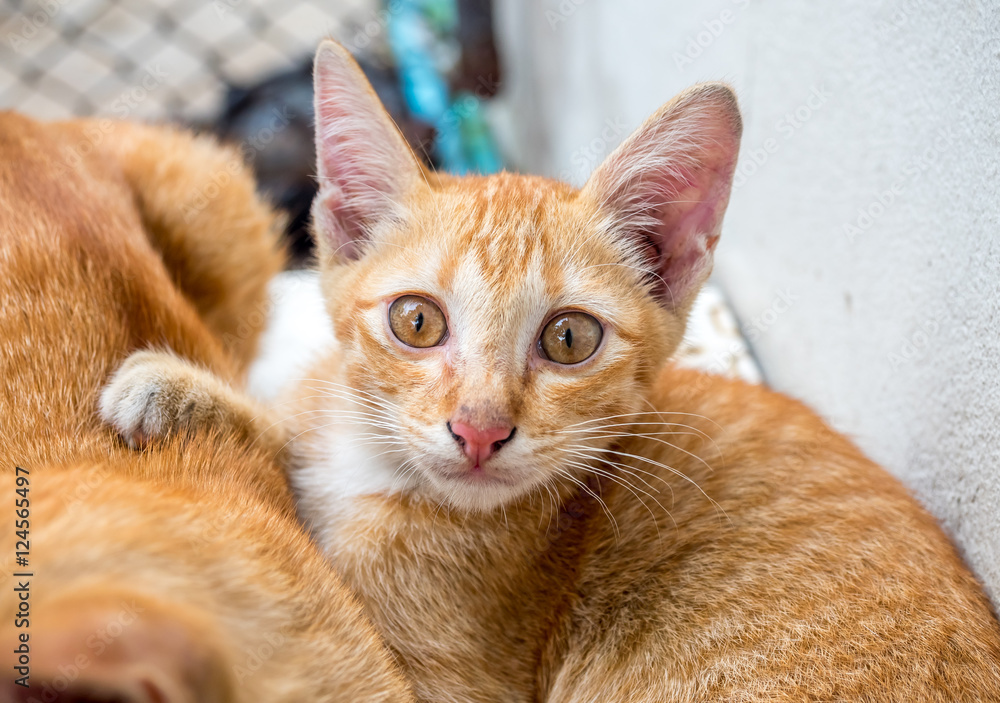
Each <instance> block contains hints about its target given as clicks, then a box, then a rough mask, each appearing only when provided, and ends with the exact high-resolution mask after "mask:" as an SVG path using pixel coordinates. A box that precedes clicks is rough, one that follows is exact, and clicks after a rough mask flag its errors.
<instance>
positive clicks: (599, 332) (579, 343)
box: [539, 312, 604, 364]
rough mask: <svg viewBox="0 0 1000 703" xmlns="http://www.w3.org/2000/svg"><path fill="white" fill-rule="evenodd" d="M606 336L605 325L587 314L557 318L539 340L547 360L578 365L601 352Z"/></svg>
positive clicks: (571, 313)
mask: <svg viewBox="0 0 1000 703" xmlns="http://www.w3.org/2000/svg"><path fill="white" fill-rule="evenodd" d="M603 336H604V328H603V327H601V323H600V322H598V321H597V319H596V318H594V317H593V316H591V315H588V314H587V313H585V312H564V313H561V314H559V315H556V316H555V317H554V318H552V320H551V321H550V322H549V324H547V325H545V329H543V330H542V338H541V339H540V340H539V343H540V344H541V347H542V351H543V352H544V353H545V356H546V357H548V358H549V359H551V360H552V361H554V362H556V363H557V364H578V363H580V362H581V361H583V360H584V359H588V358H590V356H591V355H592V354H593V353H594V352H595V351H597V347H598V346H599V345H600V343H601V337H603Z"/></svg>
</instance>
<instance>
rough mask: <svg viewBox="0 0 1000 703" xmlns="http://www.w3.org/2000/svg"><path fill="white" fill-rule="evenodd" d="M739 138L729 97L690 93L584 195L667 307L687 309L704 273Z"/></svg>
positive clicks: (704, 90) (717, 92)
mask: <svg viewBox="0 0 1000 703" xmlns="http://www.w3.org/2000/svg"><path fill="white" fill-rule="evenodd" d="M740 131H741V124H740V118H739V113H738V111H737V109H736V106H735V98H734V97H733V95H732V92H731V91H730V90H729V89H728V88H726V87H725V86H721V85H707V86H698V87H696V88H694V89H692V90H691V91H689V92H688V93H685V94H683V95H681V96H679V97H678V98H677V99H675V100H674V101H672V102H671V103H669V104H668V105H666V106H664V107H663V108H661V109H660V111H659V112H658V113H657V114H655V115H654V116H653V117H652V118H650V119H649V121H647V122H646V124H644V125H643V126H642V127H640V128H639V130H637V131H636V132H635V134H633V135H632V136H631V137H630V138H629V139H628V140H627V141H626V142H625V143H624V144H622V146H620V147H619V148H618V149H616V150H615V152H614V153H613V154H612V155H611V156H609V157H608V159H607V160H606V161H605V162H604V163H603V164H602V165H601V166H600V167H599V168H598V169H597V171H595V173H594V175H593V176H592V177H591V179H590V181H588V183H587V185H586V186H585V188H584V193H585V194H588V195H590V196H591V197H594V198H595V199H596V200H597V202H598V203H600V205H601V206H602V208H603V209H605V210H607V211H610V213H611V214H612V215H613V217H614V221H615V223H616V225H617V229H618V230H619V231H620V232H621V233H622V234H623V236H625V237H627V238H629V239H631V240H632V241H633V242H634V243H637V244H638V245H639V246H640V248H641V250H640V254H641V255H642V256H643V258H644V259H645V263H644V264H643V265H644V266H647V267H649V268H651V269H652V271H653V272H655V274H656V275H657V276H658V277H659V279H658V281H657V284H656V286H655V287H656V289H657V290H656V292H657V294H658V295H660V296H661V298H662V300H663V301H664V303H665V304H667V305H668V306H669V307H672V308H678V309H679V308H682V307H685V306H687V305H688V304H689V303H690V302H691V301H692V300H693V298H694V295H695V294H696V293H697V291H698V287H699V286H700V285H701V283H702V282H703V281H704V280H705V278H706V277H707V276H708V274H709V273H710V271H711V268H712V252H713V250H714V249H715V246H716V244H717V243H718V241H719V232H720V229H721V226H722V218H723V215H724V214H725V211H726V206H727V205H728V203H729V193H730V189H731V186H732V180H733V174H734V171H735V166H736V157H737V154H738V151H739V141H740Z"/></svg>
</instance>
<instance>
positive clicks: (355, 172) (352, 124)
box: [312, 40, 422, 258]
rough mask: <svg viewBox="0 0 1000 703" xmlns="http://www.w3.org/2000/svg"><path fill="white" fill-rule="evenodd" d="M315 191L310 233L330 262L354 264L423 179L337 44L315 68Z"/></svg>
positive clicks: (323, 51) (326, 45) (323, 50)
mask: <svg viewBox="0 0 1000 703" xmlns="http://www.w3.org/2000/svg"><path fill="white" fill-rule="evenodd" d="M313 82H314V86H315V101H316V156H317V159H318V173H319V192H318V193H317V195H316V199H315V200H314V201H313V205H312V217H313V228H314V230H315V234H316V237H317V240H318V244H319V247H320V250H321V251H322V252H324V253H325V254H326V255H327V256H328V257H337V258H355V257H357V256H358V255H359V253H360V250H361V247H360V246H359V244H360V243H361V242H363V241H364V240H365V239H366V238H367V237H368V236H369V235H370V234H371V232H372V230H373V229H374V228H375V227H376V226H378V225H379V224H380V223H381V222H382V221H384V220H385V219H392V218H400V217H401V216H402V213H401V212H400V203H401V201H402V200H403V196H404V195H405V194H406V193H407V191H408V190H409V189H410V188H411V187H413V186H414V185H415V184H416V183H418V182H420V181H421V180H422V170H421V166H420V164H419V162H418V161H417V158H416V156H415V155H414V153H413V150H412V149H410V147H409V145H408V144H407V143H406V140H405V139H404V138H403V136H402V134H400V132H399V130H398V129H397V128H396V125H395V123H393V121H392V119H391V118H390V117H389V115H388V113H386V111H385V108H384V107H382V103H381V102H380V101H379V99H378V96H377V95H376V94H375V91H374V89H373V88H372V86H371V84H370V83H369V82H368V79H367V78H366V77H365V74H364V72H362V70H361V67H360V66H358V64H357V62H356V61H355V60H354V58H353V57H352V56H351V55H350V53H349V52H348V51H347V49H345V48H344V47H343V46H341V45H340V44H338V43H336V42H333V41H329V40H328V41H324V42H323V43H322V44H320V46H319V50H318V51H317V52H316V61H315V64H314V69H313Z"/></svg>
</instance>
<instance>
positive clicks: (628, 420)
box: [105, 43, 1000, 703]
mask: <svg viewBox="0 0 1000 703" xmlns="http://www.w3.org/2000/svg"><path fill="white" fill-rule="evenodd" d="M316 89H317V122H318V151H319V155H320V157H319V174H320V194H319V197H318V199H317V201H316V203H315V206H314V219H315V223H316V234H317V238H318V244H319V246H320V250H321V254H320V265H321V267H322V270H323V287H324V294H325V296H326V298H327V302H328V308H329V312H330V316H331V318H332V320H333V326H334V331H335V336H336V340H337V344H336V348H335V349H333V350H331V351H330V353H329V354H328V356H327V358H325V359H324V360H323V361H322V362H321V363H319V364H318V365H317V366H316V368H315V369H314V370H313V372H312V373H311V374H310V375H311V376H312V377H313V379H314V380H310V381H306V382H305V383H304V384H303V385H302V386H301V387H300V388H298V389H296V390H295V391H294V392H293V394H292V397H293V398H294V399H295V402H294V404H293V408H292V410H291V413H290V417H289V419H288V422H287V424H286V428H287V429H286V431H285V432H279V431H275V430H272V429H268V427H269V425H270V423H269V422H267V423H265V422H262V421H260V420H255V417H257V415H258V413H259V411H258V410H257V409H255V408H254V407H253V404H252V403H251V402H250V401H248V400H246V399H244V398H242V397H240V396H239V395H238V394H236V393H235V392H234V391H232V390H230V389H228V388H225V387H224V386H222V385H221V384H219V383H218V381H216V380H214V379H213V378H212V377H211V375H210V374H208V373H207V372H205V371H200V370H196V369H191V368H187V369H182V368H178V367H177V366H176V365H175V362H174V361H173V360H172V359H171V358H170V357H169V356H161V357H159V358H156V359H149V358H147V359H145V360H143V361H142V363H141V364H140V365H139V366H137V367H136V368H135V369H134V370H133V371H134V372H133V373H132V374H130V378H129V380H128V383H118V382H116V383H115V384H114V385H112V386H111V388H110V389H109V391H108V392H107V394H106V396H105V398H106V401H107V405H106V408H107V410H106V416H107V417H108V418H109V419H111V420H112V421H114V422H115V423H116V424H117V426H118V427H119V429H120V430H121V431H123V432H125V433H131V432H134V431H137V430H141V431H143V432H146V433H152V434H167V433H170V432H171V431H172V430H174V429H175V428H178V427H180V426H184V425H188V426H190V425H191V424H192V423H190V422H187V421H185V420H183V419H178V418H177V409H178V407H179V403H177V402H173V401H171V398H174V397H182V398H194V397H197V398H199V399H200V400H198V402H199V403H201V404H202V405H203V407H204V408H205V410H206V412H212V413H215V414H217V415H219V416H224V417H225V418H227V420H226V421H227V422H234V423H236V424H237V426H239V427H243V428H246V429H248V430H250V431H254V432H261V433H263V435H264V439H265V440H266V441H268V442H270V443H271V444H272V448H273V449H274V450H277V449H279V448H280V447H282V446H284V444H285V442H286V441H287V440H289V439H291V440H292V445H293V449H292V452H291V453H292V456H291V457H290V459H291V461H292V465H291V471H292V481H293V484H294V486H295V489H296V494H297V498H298V507H299V512H300V514H301V515H302V516H303V518H304V519H305V520H306V521H307V523H308V524H309V525H310V526H311V528H312V530H313V531H314V533H315V535H316V537H317V539H318V540H319V541H320V543H321V545H322V547H323V548H324V549H325V551H326V553H327V555H328V556H329V558H330V559H331V560H332V562H333V563H334V565H335V566H336V568H337V569H338V570H339V571H340V572H341V573H342V574H343V576H344V578H345V579H346V580H347V581H348V583H350V585H351V586H352V587H353V588H354V589H355V591H356V592H357V593H358V594H359V596H360V597H361V599H362V601H363V602H364V605H365V609H366V612H367V613H368V614H369V616H370V617H371V618H372V620H373V622H374V623H375V626H376V627H377V628H378V630H379V631H380V632H381V633H382V636H383V637H384V638H385V640H386V641H387V643H388V644H389V645H390V647H391V648H392V649H393V651H394V652H395V653H396V655H397V657H398V659H399V661H400V662H401V663H402V664H403V666H404V668H405V670H406V672H407V674H408V676H409V677H410V678H411V680H412V682H413V685H414V686H415V688H416V691H417V694H418V698H420V699H421V700H426V701H470V700H472V701H547V702H550V703H555V702H557V701H558V702H560V703H563V702H565V703H570V702H577V701H695V700H697V701H721V700H726V701H802V700H844V701H854V700H858V701H861V700H863V701H918V700H919V701H942V702H943V701H957V700H962V701H987V700H1000V627H998V623H997V621H996V619H995V617H994V615H993V613H992V612H991V609H990V605H989V603H988V602H987V600H986V598H985V597H984V595H983V592H982V589H981V588H980V586H979V584H978V583H977V582H976V581H975V579H974V578H973V577H972V575H971V574H970V573H969V572H968V571H967V570H966V568H965V567H964V566H963V565H962V563H961V562H960V560H959V558H958V557H957V555H956V553H955V550H954V548H953V547H952V545H951V544H950V543H949V542H948V540H947V538H946V537H945V536H944V534H942V532H941V530H940V529H939V528H938V527H937V525H936V524H935V522H934V520H933V519H932V518H931V517H930V516H929V515H928V514H927V513H926V512H925V511H924V510H923V509H922V508H921V507H920V506H919V505H917V504H916V502H915V501H914V500H913V499H912V498H911V497H910V496H909V495H908V494H907V492H906V491H905V490H904V489H903V487H902V486H901V485H900V484H899V483H898V482H896V481H895V480H894V479H892V478H891V477H890V476H889V475H888V474H887V473H886V472H885V471H883V470H882V469H880V468H879V467H877V466H875V465H874V464H872V463H871V462H870V461H869V460H867V459H866V458H865V457H864V456H863V455H862V454H861V453H860V452H859V451H858V450H857V449H856V448H855V447H854V446H853V445H852V444H851V443H850V442H849V441H847V440H846V439H844V438H843V437H841V436H840V435H838V434H836V433H835V432H833V431H832V430H830V429H829V428H828V427H827V426H826V425H825V424H824V423H823V422H822V421H821V420H820V419H819V418H817V417H816V416H815V415H814V414H813V413H812V412H810V411H809V410H808V409H807V408H805V407H804V406H802V405H801V404H799V403H797V402H794V401H792V400H789V399H788V398H785V397H783V396H781V395H779V394H776V393H773V392H770V391H768V390H765V389H762V388H758V387H752V386H747V385H744V384H742V383H739V382H734V381H729V380H724V379H721V378H715V377H706V376H702V375H700V374H698V373H695V372H692V371H684V370H680V369H676V368H674V367H672V366H671V365H669V364H667V363H665V361H666V360H667V359H668V358H669V357H670V355H671V354H672V353H673V351H674V350H675V349H676V347H677V344H678V342H679V341H680V339H681V335H682V333H683V330H684V325H685V319H686V316H687V313H688V311H689V308H690V306H691V303H692V301H693V299H694V297H695V295H696V293H697V291H698V289H699V287H700V285H701V283H702V282H703V281H704V279H705V278H706V276H707V275H708V273H709V270H710V268H711V262H712V252H713V250H714V248H715V245H716V243H717V241H718V238H719V232H720V227H721V222H722V217H723V213H724V211H725V208H726V205H727V201H728V198H729V190H730V184H731V181H732V176H733V170H734V166H735V162H736V156H737V152H738V148H739V139H740V131H741V122H740V116H739V113H738V110H737V106H736V101H735V98H734V96H733V94H732V92H731V91H730V90H729V89H728V88H727V87H725V86H723V85H718V84H705V85H700V86H696V87H694V88H692V89H691V90H688V91H687V92H685V93H683V94H681V95H680V96H678V97H677V98H675V99H674V100H673V101H671V102H670V103H668V104H667V105H665V106H664V107H663V108H661V109H660V110H659V111H657V112H656V114H654V115H653V116H652V117H651V118H650V119H649V120H648V121H647V122H646V123H645V124H644V125H643V126H642V127H640V128H639V129H638V130H637V131H636V133H635V134H633V135H632V136H631V137H630V138H629V139H628V140H627V141H626V142H625V143H624V144H623V145H622V146H621V147H620V148H618V149H617V150H616V151H615V152H614V153H613V154H612V155H611V156H610V157H609V158H608V159H607V160H606V161H605V163H604V164H603V165H601V166H600V167H599V168H598V169H597V171H596V172H595V173H594V174H593V175H592V177H591V178H590V180H589V182H588V183H587V184H586V186H585V187H584V188H583V189H582V190H579V191H577V190H573V189H572V188H570V187H568V186H566V185H564V184H561V183H556V182H553V181H550V180H547V179H543V178H535V177H528V176H519V175H513V174H508V173H503V174H499V175H495V176H489V177H467V178H455V177H450V176H447V175H443V174H430V173H425V172H424V171H423V170H422V169H421V168H420V166H418V162H417V159H416V158H415V157H414V155H413V154H412V153H411V152H410V150H409V149H408V148H407V146H406V145H405V143H404V141H403V139H402V138H401V137H400V135H399V133H398V132H397V130H396V129H395V128H394V126H393V125H392V123H391V122H390V120H389V118H388V117H387V116H386V114H385V112H384V111H383V109H382V107H381V106H380V105H379V103H378V100H377V98H376V97H375V95H374V93H373V92H372V90H371V88H370V87H369V86H368V84H367V82H366V81H365V79H364V77H363V76H362V74H361V72H360V71H359V69H358V68H357V66H356V65H355V64H354V62H353V61H352V60H351V59H350V57H349V56H348V54H347V53H346V52H345V51H344V50H343V49H342V48H341V47H339V46H337V45H335V44H332V43H325V44H323V45H322V46H321V47H320V50H319V53H318V55H317V60H316ZM207 388H210V389H213V390H212V391H211V392H208V393H207V394H206V393H205V389H207ZM134 394H139V395H142V396H144V397H153V398H156V399H157V400H156V401H155V402H154V403H153V405H154V406H155V408H154V411H153V412H149V411H148V409H147V411H146V412H142V411H141V408H140V409H138V410H137V408H136V405H135V404H134V403H131V402H130V401H129V398H130V397H134ZM199 394H203V395H199Z"/></svg>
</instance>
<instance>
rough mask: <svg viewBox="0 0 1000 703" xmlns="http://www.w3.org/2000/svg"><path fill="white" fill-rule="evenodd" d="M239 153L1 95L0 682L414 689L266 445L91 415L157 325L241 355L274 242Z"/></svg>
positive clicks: (185, 351) (116, 690) (230, 358)
mask: <svg viewBox="0 0 1000 703" xmlns="http://www.w3.org/2000/svg"><path fill="white" fill-rule="evenodd" d="M239 163H240V162H239V161H238V157H236V156H235V154H232V153H229V152H227V151H223V150H221V149H219V148H218V147H217V146H215V145H213V144H212V143H210V142H208V141H204V140H195V139H192V138H190V137H188V136H186V135H183V134H180V133H176V132H172V131H169V130H165V129H164V130H157V129H152V128H143V127H138V126H131V125H125V124H116V123H112V122H111V121H109V120H104V121H101V122H97V121H94V122H87V123H71V124H63V125H39V124H37V123H35V122H33V121H31V120H29V119H27V118H25V117H22V116H19V115H17V114H13V113H3V114H0V230H2V231H0V301H2V303H0V339H2V340H3V348H2V350H0V462H2V465H3V476H4V482H3V490H4V491H5V493H4V499H3V502H4V505H6V506H7V510H8V511H9V512H7V513H6V514H5V515H4V517H3V520H2V522H0V525H2V527H0V535H2V544H3V549H4V551H3V559H2V560H0V561H2V563H3V564H4V566H3V573H4V578H3V588H2V591H0V615H2V623H3V625H2V626H0V641H2V643H3V646H2V649H3V655H2V657H0V662H2V664H3V669H2V671H3V673H2V676H0V700H4V701H9V700H17V701H71V700H72V701H94V702H96V701H106V702H110V701H116V702H121V703H153V702H154V701H156V702H159V703H190V702H193V701H206V702H207V701H213V702H217V701H227V702H232V703H236V702H245V703H262V702H263V703H268V702H270V703H277V702H278V701H285V702H287V703H292V702H293V701H294V702H295V703H298V702H300V701H329V702H332V701H345V700H351V701H355V700H358V701H360V700H364V701H399V700H407V699H408V698H409V694H408V693H407V692H406V689H405V686H404V684H403V683H402V678H401V677H400V676H399V675H398V673H397V672H396V671H395V670H394V667H393V664H392V662H391V659H390V657H389V655H388V652H386V650H385V648H384V647H383V646H382V644H381V643H380V642H379V639H378V637H377V635H376V634H375V633H374V631H373V630H372V628H371V625H370V624H369V623H368V622H367V621H366V620H365V619H364V618H363V617H362V615H361V613H360V607H359V606H358V604H357V603H356V602H355V600H354V599H353V598H352V597H351V596H350V595H349V594H348V593H347V591H346V589H345V588H344V587H343V586H342V585H341V581H340V580H339V579H338V578H337V576H336V575H335V574H334V572H333V571H332V570H331V569H330V567H329V564H328V563H327V562H326V560H324V559H323V558H322V556H321V555H320V554H319V553H318V551H317V550H316V549H315V547H314V545H313V544H312V542H311V541H310V540H309V539H308V537H307V536H306V535H305V534H304V533H303V531H302V530H301V527H300V525H299V523H298V521H297V520H296V518H295V514H294V506H293V503H292V497H291V493H290V491H289V489H288V486H287V483H286V480H285V476H284V473H283V471H282V469H281V467H279V466H277V465H276V464H275V462H274V454H273V453H271V454H265V453H264V452H262V451H261V450H260V449H259V448H255V447H254V446H252V444H251V442H250V441H248V439H247V438H246V437H241V436H238V435H233V434H220V433H218V432H216V431H214V430H212V429H211V428H209V429H207V430H206V431H203V432H200V433H199V434H197V435H196V436H194V437H190V438H181V439H178V440H176V441H171V442H167V443H165V444H163V445H162V446H159V447H156V448H152V449H151V450H149V451H145V452H143V453H141V454H140V453H136V452H132V451H129V450H128V449H127V448H125V447H123V446H122V445H121V442H120V441H119V440H118V439H117V438H116V437H115V436H114V434H113V433H111V432H109V431H108V430H107V428H104V427H102V425H101V422H100V420H99V418H98V416H97V412H96V411H97V400H98V391H99V390H100V388H101V387H102V386H103V385H104V383H105V382H106V380H107V377H108V375H109V374H110V372H111V370H112V369H114V368H115V367H117V366H119V365H120V364H121V361H122V360H123V359H124V358H125V357H126V356H127V355H128V354H130V353H131V352H134V351H135V350H137V349H141V348H143V347H146V346H147V345H156V346H158V347H161V348H163V347H167V348H170V349H173V350H175V351H176V352H177V353H178V354H180V355H182V356H183V357H184V358H185V359H187V360H189V361H190V362H191V363H197V364H200V365H202V366H204V368H207V369H212V371H213V372H214V373H217V374H220V375H221V376H222V377H224V378H227V379H232V378H238V377H239V376H240V374H241V373H242V370H243V366H244V365H245V362H246V361H247V360H248V359H249V358H250V357H251V356H252V354H253V352H254V347H255V343H256V339H257V333H258V332H259V329H258V327H259V323H260V322H261V321H262V320H263V315H262V314H261V313H262V311H263V310H264V306H265V305H266V303H267V301H266V291H265V286H266V283H267V280H268V278H269V277H270V276H271V275H272V274H273V273H274V272H275V271H276V270H277V269H278V268H279V267H280V265H281V256H280V254H279V250H278V247H277V244H276V236H275V231H274V216H273V214H272V213H271V211H270V210H269V209H268V208H267V207H266V206H264V205H263V204H262V203H261V202H260V201H259V200H258V199H257V198H256V196H255V195H254V186H253V182H252V179H251V178H250V176H249V175H248V174H246V173H244V172H241V171H240V168H239ZM220 174H226V176H227V178H226V179H225V180H224V181H223V180H221V179H220V178H219V175H220ZM220 183H222V186H221V187H220V186H219V184H220ZM206 193H207V194H209V196H210V197H208V198H207V199H206V200H205V204H204V207H200V208H194V209H188V206H190V204H191V203H195V202H199V200H198V198H199V196H201V195H203V194H206ZM254 320H257V324H255V323H254ZM220 340H223V343H221V344H220ZM140 358H141V357H140ZM15 467H20V468H19V469H17V470H15ZM15 474H16V475H15ZM18 486H21V489H20V490H21V492H20V493H19V495H17V494H15V489H16V488H17V487H18ZM15 499H17V500H19V501H21V504H20V511H23V514H20V515H18V516H17V517H19V518H21V519H19V520H18V521H17V523H18V524H17V525H15V514H14V511H15V503H14V501H15ZM15 528H16V529H17V530H18V532H17V533H15ZM15 540H17V542H16V543H17V545H18V546H17V547H16V548H17V549H18V550H22V552H27V555H26V556H23V555H22V558H24V559H26V561H25V562H24V563H22V564H20V565H17V564H15V562H14V556H15ZM13 572H17V574H15V575H14V576H13V578H12V577H11V574H12V573H13ZM25 573H28V574H32V575H29V576H25V575H23V574H25ZM15 615H16V617H15ZM15 665H16V666H18V667H20V668H17V669H15V668H14V667H15ZM23 684H28V685H29V686H30V688H25V687H24V685H23Z"/></svg>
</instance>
